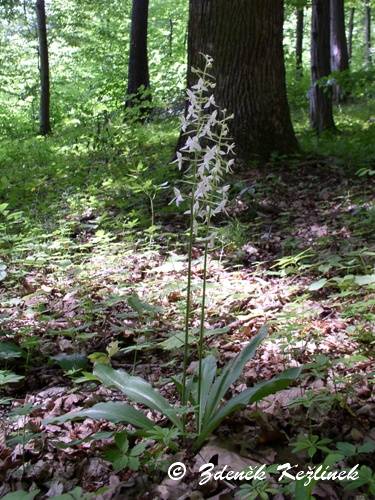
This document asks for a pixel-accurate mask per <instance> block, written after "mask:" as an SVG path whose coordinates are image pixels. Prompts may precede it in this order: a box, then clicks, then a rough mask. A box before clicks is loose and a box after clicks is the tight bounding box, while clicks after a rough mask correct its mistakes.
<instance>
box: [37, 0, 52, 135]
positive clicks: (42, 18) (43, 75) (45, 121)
mask: <svg viewBox="0 0 375 500" xmlns="http://www.w3.org/2000/svg"><path fill="white" fill-rule="evenodd" d="M35 7H36V19H37V27H38V41H39V74H40V108H39V129H40V133H41V134H42V135H47V134H49V133H50V132H51V124H50V88H49V61H48V43H47V24H46V10H45V4H44V0H36V5H35Z"/></svg>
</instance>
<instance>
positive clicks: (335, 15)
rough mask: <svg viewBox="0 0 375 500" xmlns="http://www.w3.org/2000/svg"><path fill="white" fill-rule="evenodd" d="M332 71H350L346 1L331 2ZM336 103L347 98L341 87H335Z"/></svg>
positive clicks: (335, 85)
mask: <svg viewBox="0 0 375 500" xmlns="http://www.w3.org/2000/svg"><path fill="white" fill-rule="evenodd" d="M330 7H331V11H330V15H331V71H346V70H347V69H349V56H348V45H347V41H346V33H345V9H344V0H331V6H330ZM333 97H334V100H335V102H342V101H343V100H344V98H345V95H344V91H343V89H342V88H340V85H338V84H334V85H333Z"/></svg>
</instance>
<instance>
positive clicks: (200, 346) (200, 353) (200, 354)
mask: <svg viewBox="0 0 375 500" xmlns="http://www.w3.org/2000/svg"><path fill="white" fill-rule="evenodd" d="M210 219H211V216H210V212H209V213H208V215H207V222H206V241H205V245H204V260H203V284H202V301H201V317H200V327H199V343H198V363H199V364H198V433H200V432H201V430H202V429H201V427H202V422H201V408H200V400H201V392H202V358H203V341H204V320H205V315H206V285H207V267H208V266H207V264H208V237H209V231H210Z"/></svg>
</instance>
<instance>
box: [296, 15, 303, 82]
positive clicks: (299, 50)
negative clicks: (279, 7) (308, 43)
mask: <svg viewBox="0 0 375 500" xmlns="http://www.w3.org/2000/svg"><path fill="white" fill-rule="evenodd" d="M296 16H297V26H296V76H297V78H301V76H302V71H303V69H302V56H303V27H304V10H303V9H298V10H297V12H296Z"/></svg>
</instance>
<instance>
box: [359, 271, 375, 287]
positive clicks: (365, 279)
mask: <svg viewBox="0 0 375 500" xmlns="http://www.w3.org/2000/svg"><path fill="white" fill-rule="evenodd" d="M354 281H355V282H356V284H357V285H359V286H365V285H371V284H372V283H375V274H365V275H363V276H356V277H355V278H354Z"/></svg>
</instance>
